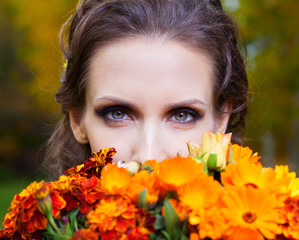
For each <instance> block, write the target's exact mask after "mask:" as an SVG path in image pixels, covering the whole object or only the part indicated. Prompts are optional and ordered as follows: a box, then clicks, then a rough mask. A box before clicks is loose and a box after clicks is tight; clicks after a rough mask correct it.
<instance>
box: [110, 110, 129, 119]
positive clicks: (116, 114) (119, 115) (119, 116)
mask: <svg viewBox="0 0 299 240" xmlns="http://www.w3.org/2000/svg"><path fill="white" fill-rule="evenodd" d="M109 114H110V115H111V116H110V117H111V118H112V119H115V120H121V119H123V118H124V117H125V116H126V114H125V113H124V112H122V111H120V110H116V111H113V112H110V113H109Z"/></svg>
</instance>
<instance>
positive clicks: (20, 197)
mask: <svg viewBox="0 0 299 240" xmlns="http://www.w3.org/2000/svg"><path fill="white" fill-rule="evenodd" d="M45 186H46V187H48V183H45V182H44V181H42V182H39V183H37V182H33V183H31V184H30V185H29V186H28V187H27V188H26V189H24V190H23V191H22V192H21V193H20V194H17V195H15V197H14V199H13V201H12V202H11V206H10V208H9V210H12V211H11V212H9V213H7V214H6V216H5V218H4V223H3V225H4V227H5V229H6V232H7V233H11V234H12V236H17V234H15V233H13V231H12V229H14V230H15V231H17V232H19V233H20V234H21V236H22V238H23V239H26V238H39V237H38V236H40V230H44V229H45V228H46V226H47V222H48V220H47V218H46V216H45V215H44V213H43V211H42V210H41V209H40V207H39V206H38V203H37V198H36V191H37V190H38V189H42V188H44V187H45ZM48 194H49V196H50V198H51V202H52V215H53V216H54V217H57V216H58V215H59V212H60V210H61V209H62V208H64V206H65V202H64V200H63V199H62V198H61V197H60V196H59V195H58V194H57V192H55V191H52V189H51V188H50V191H49V192H48Z"/></svg>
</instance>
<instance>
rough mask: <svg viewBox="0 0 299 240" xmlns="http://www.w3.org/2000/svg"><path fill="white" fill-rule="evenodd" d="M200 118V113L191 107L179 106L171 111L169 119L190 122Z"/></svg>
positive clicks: (177, 121)
mask: <svg viewBox="0 0 299 240" xmlns="http://www.w3.org/2000/svg"><path fill="white" fill-rule="evenodd" d="M200 118H202V115H201V114H199V113H198V112H197V111H195V110H193V109H191V108H179V109H175V110H174V111H172V113H171V116H170V118H169V120H170V121H171V122H174V123H180V124H188V123H190V124H192V123H194V122H196V121H197V120H198V119H200Z"/></svg>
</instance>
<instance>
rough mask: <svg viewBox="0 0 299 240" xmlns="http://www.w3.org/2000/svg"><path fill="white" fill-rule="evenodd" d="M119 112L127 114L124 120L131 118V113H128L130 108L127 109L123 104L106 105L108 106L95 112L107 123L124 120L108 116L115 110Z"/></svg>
mask: <svg viewBox="0 0 299 240" xmlns="http://www.w3.org/2000/svg"><path fill="white" fill-rule="evenodd" d="M118 111H119V112H121V113H123V114H124V116H127V119H125V120H131V119H132V118H131V116H130V115H131V114H130V110H129V109H127V107H125V106H121V105H113V106H108V107H104V108H103V109H101V110H97V111H96V114H97V115H98V116H99V117H101V118H103V120H104V121H105V122H107V123H117V122H121V121H124V119H123V118H121V119H113V118H112V116H110V117H109V114H113V113H116V112H118Z"/></svg>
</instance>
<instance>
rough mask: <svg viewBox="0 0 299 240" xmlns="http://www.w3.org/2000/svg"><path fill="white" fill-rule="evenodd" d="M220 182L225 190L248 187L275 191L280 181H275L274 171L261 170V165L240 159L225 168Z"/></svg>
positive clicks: (268, 169) (270, 169)
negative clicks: (234, 187) (233, 187)
mask: <svg viewBox="0 0 299 240" xmlns="http://www.w3.org/2000/svg"><path fill="white" fill-rule="evenodd" d="M221 182H222V184H223V185H224V187H226V188H228V187H232V186H236V187H240V186H250V187H253V188H262V189H267V190H269V191H277V186H278V184H279V182H280V181H279V180H278V179H276V173H275V171H274V169H272V168H263V167H262V166H261V165H256V164H252V163H250V162H248V161H247V160H244V159H242V160H239V161H238V162H236V163H234V164H230V165H228V166H227V167H226V168H225V171H224V172H222V173H221Z"/></svg>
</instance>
